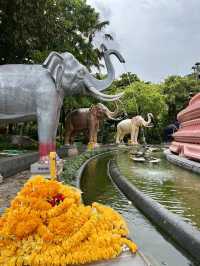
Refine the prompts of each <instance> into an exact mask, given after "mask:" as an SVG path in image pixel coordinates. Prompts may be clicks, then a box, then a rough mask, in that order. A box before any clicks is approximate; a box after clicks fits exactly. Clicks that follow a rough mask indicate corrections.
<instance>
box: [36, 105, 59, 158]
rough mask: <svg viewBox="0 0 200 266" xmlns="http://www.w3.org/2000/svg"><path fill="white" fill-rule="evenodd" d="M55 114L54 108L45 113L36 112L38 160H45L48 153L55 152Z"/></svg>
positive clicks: (56, 115) (56, 122) (56, 120)
mask: <svg viewBox="0 0 200 266" xmlns="http://www.w3.org/2000/svg"><path fill="white" fill-rule="evenodd" d="M49 106H50V105H49ZM57 112H58V110H55V108H52V109H51V110H49V109H48V110H47V111H46V110H45V111H44V110H38V112H37V113H38V117H37V120H38V137H39V155H40V160H43V159H46V157H47V156H49V153H50V152H52V151H56V139H55V134H56V131H57V124H58V119H57V118H58V113H57Z"/></svg>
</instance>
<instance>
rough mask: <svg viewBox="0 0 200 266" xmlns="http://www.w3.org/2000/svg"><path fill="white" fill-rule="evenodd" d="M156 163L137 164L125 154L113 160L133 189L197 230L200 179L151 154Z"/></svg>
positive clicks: (199, 213) (199, 219)
mask: <svg viewBox="0 0 200 266" xmlns="http://www.w3.org/2000/svg"><path fill="white" fill-rule="evenodd" d="M153 155H154V157H158V158H160V159H161V162H160V163H157V164H153V163H141V162H140V163H139V162H134V161H132V160H131V159H129V155H128V153H118V155H117V156H116V159H117V163H118V166H119V168H120V171H121V173H122V174H123V175H124V176H126V177H127V178H128V179H129V180H130V181H131V182H132V183H133V184H134V185H135V186H136V187H137V188H139V189H140V190H141V191H143V192H144V193H145V194H147V195H149V196H151V197H152V198H153V199H155V200H156V201H158V202H159V203H161V204H162V205H164V206H165V207H166V208H167V209H169V210H170V211H172V212H174V213H176V214H178V215H179V216H180V217H181V218H182V219H183V220H184V221H186V222H189V223H191V224H193V225H194V226H196V227H197V228H198V229H200V208H199V203H200V175H198V174H194V173H192V172H189V171H187V170H184V169H182V168H180V167H178V166H175V165H173V164H171V163H169V162H168V161H167V160H166V159H165V157H164V156H163V155H162V153H154V154H153Z"/></svg>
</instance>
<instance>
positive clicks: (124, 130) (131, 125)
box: [116, 113, 153, 144]
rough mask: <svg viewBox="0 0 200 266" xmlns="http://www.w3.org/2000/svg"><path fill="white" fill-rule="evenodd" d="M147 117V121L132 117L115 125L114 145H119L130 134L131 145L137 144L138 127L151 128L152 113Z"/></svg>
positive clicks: (138, 116)
mask: <svg viewBox="0 0 200 266" xmlns="http://www.w3.org/2000/svg"><path fill="white" fill-rule="evenodd" d="M147 117H148V120H147V121H145V120H144V118H143V117H142V116H141V115H137V116H134V117H132V119H125V120H122V121H121V122H120V123H119V124H118V125H117V136H116V143H117V144H120V143H121V142H123V138H124V136H125V135H127V134H131V143H132V144H138V134H139V129H140V127H152V124H151V120H152V118H153V115H152V113H148V114H147Z"/></svg>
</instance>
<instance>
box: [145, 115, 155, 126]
mask: <svg viewBox="0 0 200 266" xmlns="http://www.w3.org/2000/svg"><path fill="white" fill-rule="evenodd" d="M147 117H148V120H147V121H145V125H144V126H145V127H150V124H151V119H152V118H153V114H152V113H148V114H147Z"/></svg>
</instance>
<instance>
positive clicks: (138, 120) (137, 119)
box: [131, 115, 141, 127]
mask: <svg viewBox="0 0 200 266" xmlns="http://www.w3.org/2000/svg"><path fill="white" fill-rule="evenodd" d="M131 121H132V123H133V124H134V125H136V126H138V127H139V126H140V125H141V116H139V115H137V116H134V117H133V118H132V119H131Z"/></svg>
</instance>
